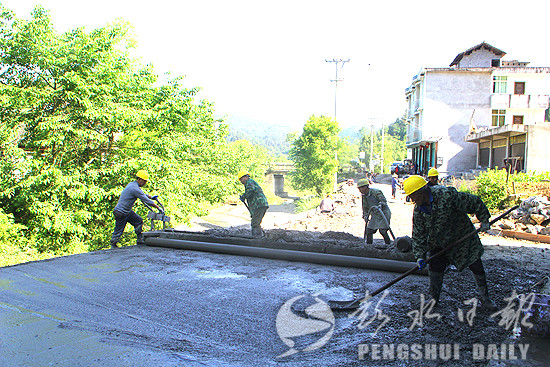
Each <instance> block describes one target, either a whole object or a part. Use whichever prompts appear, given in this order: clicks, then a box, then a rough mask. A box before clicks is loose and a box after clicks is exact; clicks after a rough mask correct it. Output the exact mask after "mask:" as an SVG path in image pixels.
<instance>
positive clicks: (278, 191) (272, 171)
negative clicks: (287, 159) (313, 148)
mask: <svg viewBox="0 0 550 367" xmlns="http://www.w3.org/2000/svg"><path fill="white" fill-rule="evenodd" d="M293 170H294V164H293V163H274V164H273V165H272V166H271V167H269V169H268V170H267V171H266V173H265V176H266V182H267V185H268V187H269V188H270V189H271V190H273V193H274V194H275V195H277V196H280V197H282V198H286V197H288V192H286V191H285V175H287V174H288V173H289V172H291V171H293Z"/></svg>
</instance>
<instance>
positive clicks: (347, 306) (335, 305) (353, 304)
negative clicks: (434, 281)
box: [329, 205, 519, 310]
mask: <svg viewBox="0 0 550 367" xmlns="http://www.w3.org/2000/svg"><path fill="white" fill-rule="evenodd" d="M517 208H519V205H516V206H514V207H512V208H510V209H508V210H507V211H505V212H504V213H502V214H501V215H499V216H498V217H496V218H495V219H493V220H492V221H490V222H489V224H490V225H493V224H494V223H496V222H498V221H499V220H501V219H502V218H504V217H506V216H507V215H508V214H510V213H511V212H512V211H514V210H516V209H517ZM480 231H481V228H478V229H476V230H475V231H473V232H470V233H468V234H466V235H464V236H463V237H461V238H460V239H458V240H456V241H455V242H453V243H451V244H450V245H449V246H447V247H445V248H444V249H442V250H441V251H439V252H438V253H436V254H434V255H432V256H430V257H429V258H427V259H426V261H425V263H426V264H428V263H430V261H432V260H433V259H435V258H436V257H439V256H441V255H442V254H444V253H445V252H447V251H449V250H450V249H451V248H453V247H454V246H456V245H458V244H460V243H462V242H464V241H465V240H467V239H468V238H470V237H472V236H474V235H476V234H478V233H479V232H480ZM417 270H420V269H419V267H418V265H415V266H414V268H411V269H410V270H408V271H406V272H405V273H403V274H401V275H400V276H398V277H397V278H395V279H394V280H392V281H391V282H389V283H387V284H386V285H384V286H382V287H380V288H378V289H377V290H375V291H374V292H372V293H370V294H369V296H368V298H367V299H355V300H353V301H349V302H347V303H345V302H334V301H331V302H329V306H330V308H331V309H333V310H352V309H356V308H358V307H359V306H360V304H361V302H365V301H367V300H368V299H370V298H372V297H374V296H376V295H377V294H378V293H381V292H383V291H385V290H386V289H388V288H389V287H391V286H392V285H394V284H395V283H397V282H399V281H400V280H402V279H404V278H406V277H408V276H409V275H411V274H412V273H414V272H415V271H417Z"/></svg>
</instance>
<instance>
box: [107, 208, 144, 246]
mask: <svg viewBox="0 0 550 367" xmlns="http://www.w3.org/2000/svg"><path fill="white" fill-rule="evenodd" d="M113 215H114V216H115V221H116V222H115V230H114V231H113V236H112V237H111V244H116V243H118V241H119V240H120V237H121V236H122V233H124V228H125V227H126V223H130V224H131V225H133V226H134V231H135V232H136V235H137V236H138V242H139V239H140V235H141V231H142V227H143V219H142V218H141V217H140V216H139V215H137V214H136V213H135V212H133V211H130V213H128V214H122V213H121V212H119V211H116V210H115V211H114V212H113Z"/></svg>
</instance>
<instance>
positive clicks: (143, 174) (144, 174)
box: [136, 169, 149, 181]
mask: <svg viewBox="0 0 550 367" xmlns="http://www.w3.org/2000/svg"><path fill="white" fill-rule="evenodd" d="M136 177H138V178H141V179H142V180H145V181H149V174H148V173H147V172H146V171H144V170H142V169H140V170H139V171H137V173H136Z"/></svg>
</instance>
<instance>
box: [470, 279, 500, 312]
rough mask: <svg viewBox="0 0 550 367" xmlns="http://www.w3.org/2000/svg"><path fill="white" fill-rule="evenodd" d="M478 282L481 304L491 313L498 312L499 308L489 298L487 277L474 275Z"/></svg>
mask: <svg viewBox="0 0 550 367" xmlns="http://www.w3.org/2000/svg"><path fill="white" fill-rule="evenodd" d="M474 278H475V280H476V285H477V292H478V293H479V297H480V298H481V304H482V305H483V306H484V307H485V308H486V309H488V310H489V311H496V310H497V306H496V305H495V303H494V302H493V300H492V299H491V297H489V288H488V287H487V276H486V275H485V274H474Z"/></svg>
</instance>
